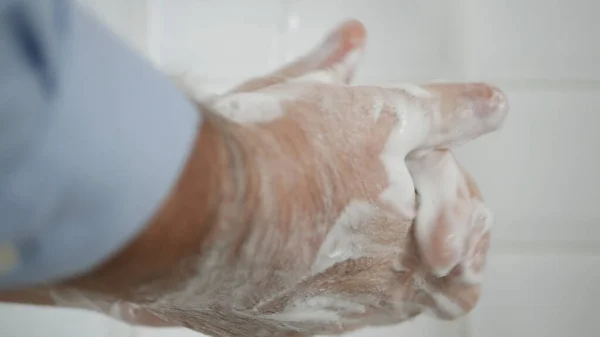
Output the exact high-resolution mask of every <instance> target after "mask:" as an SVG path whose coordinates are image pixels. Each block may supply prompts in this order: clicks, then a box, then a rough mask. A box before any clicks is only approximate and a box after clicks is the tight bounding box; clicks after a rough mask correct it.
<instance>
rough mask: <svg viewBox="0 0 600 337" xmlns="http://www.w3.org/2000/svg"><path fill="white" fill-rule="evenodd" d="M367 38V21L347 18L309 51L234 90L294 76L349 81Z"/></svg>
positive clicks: (254, 89)
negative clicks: (365, 24) (364, 23)
mask: <svg viewBox="0 0 600 337" xmlns="http://www.w3.org/2000/svg"><path fill="white" fill-rule="evenodd" d="M365 41H366V30H365V27H364V26H363V24H362V23H360V22H359V21H356V20H350V21H347V22H345V23H343V24H342V25H340V26H338V27H337V28H336V29H334V30H333V31H332V32H331V33H330V34H329V35H328V36H327V38H326V39H325V40H324V41H323V42H322V43H321V44H320V45H318V46H317V47H316V48H314V49H313V50H312V51H311V52H309V53H308V54H307V55H305V56H303V57H301V58H299V59H298V60H296V61H294V62H292V63H291V64H288V65H286V66H284V67H283V68H281V69H279V70H277V71H275V72H273V73H271V74H269V75H266V76H263V77H259V78H255V79H252V80H250V81H247V82H245V83H243V84H241V85H239V86H238V87H236V88H234V89H233V90H232V91H231V92H230V93H235V92H249V91H256V90H259V89H262V88H265V87H268V86H272V85H275V84H278V83H282V82H285V81H288V80H291V79H299V80H303V81H305V80H313V81H320V82H328V83H329V82H338V83H348V82H350V81H351V80H352V77H353V75H354V72H355V71H356V67H357V65H358V63H359V62H360V59H361V57H362V53H363V49H364V45H365Z"/></svg>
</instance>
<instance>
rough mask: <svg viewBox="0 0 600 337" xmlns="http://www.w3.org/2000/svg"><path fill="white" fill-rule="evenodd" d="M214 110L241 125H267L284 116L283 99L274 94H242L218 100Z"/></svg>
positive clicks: (214, 104)
mask: <svg viewBox="0 0 600 337" xmlns="http://www.w3.org/2000/svg"><path fill="white" fill-rule="evenodd" d="M212 106H213V108H214V109H215V110H216V111H217V112H218V113H219V114H221V115H223V116H225V117H227V118H229V119H231V120H233V121H235V122H238V123H241V124H250V123H267V122H271V121H273V120H275V119H278V118H280V117H282V116H284V114H285V111H284V109H283V106H282V99H281V98H279V97H278V96H277V95H275V94H273V93H269V94H267V93H261V92H241V93H235V94H232V95H228V96H225V97H222V98H219V99H217V100H216V101H215V102H214V103H213V105H212Z"/></svg>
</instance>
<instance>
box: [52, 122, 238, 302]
mask: <svg viewBox="0 0 600 337" xmlns="http://www.w3.org/2000/svg"><path fill="white" fill-rule="evenodd" d="M203 114H204V122H203V123H202V125H201V126H200V127H199V131H198V135H197V138H196V140H195V144H194V148H193V150H192V152H191V153H190V156H189V158H188V160H187V163H186V165H185V167H184V169H183V170H182V172H181V174H180V177H179V179H178V181H177V183H176V184H175V186H174V187H173V189H172V190H171V192H170V194H169V195H168V196H167V197H166V198H165V201H164V202H163V204H162V206H161V207H160V208H159V209H158V210H157V211H156V213H155V214H154V215H153V217H152V218H151V219H150V221H149V222H148V224H147V225H146V228H145V230H144V231H143V232H142V233H141V234H140V235H139V236H138V237H137V238H135V239H134V240H133V241H132V242H131V243H130V244H129V245H128V246H127V247H126V248H125V249H123V250H122V251H120V252H119V253H117V254H116V255H115V256H114V257H113V258H111V259H109V260H108V261H107V262H106V263H104V264H103V265H101V266H100V267H98V268H96V269H95V270H93V271H92V272H90V273H88V274H86V275H83V276H81V277H78V278H76V279H73V280H69V281H67V282H64V283H63V284H61V285H60V286H59V287H68V288H76V289H78V290H83V291H90V292H94V293H98V294H101V295H107V296H110V297H113V298H115V299H119V300H129V301H133V302H135V301H136V300H137V299H136V298H135V295H134V294H135V293H137V290H138V289H139V288H140V287H142V286H146V285H148V284H151V283H152V284H157V283H158V284H161V287H162V286H164V285H165V282H167V283H168V285H170V286H177V285H176V284H174V283H177V281H178V280H179V279H182V280H183V279H185V278H186V276H185V273H186V271H185V269H186V268H185V267H184V265H185V264H186V262H189V261H190V260H191V259H198V258H200V257H201V255H202V254H203V252H204V250H205V247H206V246H208V245H210V243H211V241H212V238H213V237H214V235H215V233H216V231H217V230H218V228H217V226H218V223H219V222H220V218H221V217H222V216H223V213H224V211H225V208H229V211H232V212H233V209H232V208H234V207H237V206H236V205H235V202H236V201H237V203H238V204H239V203H240V202H239V200H243V199H244V198H242V197H239V196H237V195H234V194H235V193H234V192H236V191H238V190H239V188H238V186H239V185H240V184H241V183H242V180H244V179H245V177H244V176H243V173H244V172H245V171H244V170H243V169H240V166H241V165H243V164H241V163H240V162H242V161H243V160H241V159H240V153H241V150H239V149H238V146H237V145H236V144H235V143H236V140H235V137H234V136H233V135H232V133H234V131H235V130H234V129H235V126H234V125H231V124H230V123H228V122H226V121H223V120H221V118H219V117H218V116H216V115H213V114H212V113H211V112H209V111H203ZM240 175H241V176H240Z"/></svg>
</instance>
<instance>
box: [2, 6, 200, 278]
mask: <svg viewBox="0 0 600 337" xmlns="http://www.w3.org/2000/svg"><path fill="white" fill-rule="evenodd" d="M201 121H202V120H201V116H200V115H199V114H198V112H197V111H196V108H195V106H194V105H193V104H192V103H191V102H189V101H188V100H187V99H186V98H185V97H184V95H183V94H182V93H181V92H180V91H179V90H177V89H176V87H175V86H174V85H173V84H172V83H171V82H170V81H169V80H167V79H166V78H165V77H163V76H162V75H161V74H160V73H159V72H158V71H156V70H155V69H154V68H153V67H152V66H151V65H150V64H149V62H147V61H145V60H144V59H143V58H141V57H139V56H137V55H136V54H135V53H133V52H132V51H130V50H129V49H128V48H127V47H125V46H124V45H123V44H122V43H121V42H120V41H119V40H118V39H117V38H116V37H115V36H114V35H112V34H111V33H110V32H109V31H108V30H107V29H105V28H104V27H103V26H102V25H100V24H99V23H97V22H96V21H95V20H94V19H93V18H91V17H89V16H88V15H86V14H85V13H84V12H83V11H82V10H81V9H80V8H79V7H77V6H76V5H74V4H73V3H71V2H70V1H68V0H45V1H39V0H29V1H27V0H25V1H14V0H2V1H0V288H2V289H8V288H13V287H21V286H27V285H34V284H39V283H43V282H50V281H55V280H59V279H62V278H65V277H70V276H74V275H77V274H79V273H82V272H85V271H88V270H90V269H91V268H93V267H94V266H97V265H98V264H100V263H101V262H103V261H105V260H106V259H107V258H109V257H110V256H111V255H112V254H114V253H115V252H117V251H118V250H119V249H120V248H122V247H123V246H124V245H126V244H127V242H128V241H130V240H131V239H132V238H133V237H134V236H135V235H136V234H137V233H139V232H140V231H141V230H142V229H143V226H144V224H145V223H146V222H147V221H148V220H149V218H150V217H151V216H152V215H153V213H154V212H155V211H156V209H157V207H159V206H160V204H161V202H162V201H163V200H164V199H165V198H166V196H167V195H168V193H169V191H170V189H171V188H172V187H173V185H174V184H175V182H176V180H177V178H178V176H179V174H180V171H181V170H182V168H183V166H184V165H185V162H186V159H187V157H188V154H189V152H190V151H191V148H192V146H193V142H194V140H195V137H196V136H197V132H198V127H199V124H200V123H201Z"/></svg>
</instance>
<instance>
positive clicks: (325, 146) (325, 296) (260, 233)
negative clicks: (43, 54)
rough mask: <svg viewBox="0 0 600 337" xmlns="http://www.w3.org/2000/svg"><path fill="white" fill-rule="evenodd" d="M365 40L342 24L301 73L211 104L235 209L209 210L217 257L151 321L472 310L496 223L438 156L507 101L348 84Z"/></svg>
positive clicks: (314, 330) (300, 64) (373, 318)
mask: <svg viewBox="0 0 600 337" xmlns="http://www.w3.org/2000/svg"><path fill="white" fill-rule="evenodd" d="M364 41H365V31H364V28H363V27H362V25H360V24H359V23H357V22H349V23H346V24H345V25H343V26H341V27H340V28H339V29H338V30H336V31H335V32H334V33H332V34H331V36H330V37H329V38H328V39H327V40H326V41H325V42H324V44H323V45H322V46H320V47H319V48H317V49H316V50H315V51H313V52H312V53H310V54H309V55H308V56H306V57H304V58H302V59H301V60H299V61H297V62H295V63H293V64H292V65H289V66H287V67H284V68H283V69H281V70H279V71H277V72H275V73H274V74H271V75H269V76H266V77H262V78H258V79H254V80H252V81H249V82H246V83H244V84H242V85H241V86H239V87H237V88H236V89H234V90H232V91H231V92H230V93H228V94H226V95H223V96H220V97H216V98H213V99H212V101H211V103H210V105H211V107H212V108H213V109H214V110H215V111H216V112H218V113H219V114H220V115H222V116H225V117H226V120H225V121H220V122H219V125H220V128H222V129H224V130H227V134H228V139H230V140H231V139H233V140H232V142H233V143H235V145H234V146H233V148H234V150H233V151H232V152H233V153H234V154H235V155H232V157H234V158H238V159H237V162H238V164H237V165H233V167H234V174H233V175H234V176H236V177H238V178H237V179H238V180H237V183H235V184H233V185H234V186H235V188H232V189H230V190H237V191H238V192H235V193H233V194H232V195H233V197H229V198H225V199H226V200H238V201H241V203H239V204H238V203H233V206H229V207H231V208H229V207H227V206H225V208H222V209H221V210H220V211H219V212H220V214H221V218H220V219H219V220H217V221H216V227H215V229H214V232H213V239H212V245H211V247H210V248H208V249H207V253H205V254H208V255H210V256H212V258H213V259H214V260H204V262H202V263H199V265H200V266H201V267H200V268H199V269H198V270H197V271H196V272H195V274H192V275H190V276H189V278H188V281H187V283H186V285H187V287H188V288H186V290H183V291H181V292H179V293H177V292H176V293H172V294H171V297H170V299H169V306H172V307H173V309H171V310H168V309H167V310H166V311H165V309H164V308H161V307H160V305H159V306H156V307H155V308H156V309H157V310H159V311H162V312H163V313H164V314H165V315H166V316H168V317H169V318H170V319H174V320H176V321H178V322H182V323H183V324H186V325H188V326H190V327H192V328H195V329H197V330H200V331H203V332H206V333H209V334H216V335H270V334H275V333H279V332H281V333H285V332H296V333H300V334H304V335H311V334H324V333H340V332H344V331H348V330H351V329H355V328H358V327H362V326H366V325H374V324H392V323H397V322H400V321H403V320H406V319H409V318H411V317H413V316H415V315H417V314H419V313H421V312H422V311H424V310H429V311H431V312H433V313H434V314H436V315H437V316H439V317H441V318H454V317H458V316H460V315H462V314H464V313H466V312H468V311H469V310H470V309H471V308H472V307H473V306H474V305H475V303H476V301H477V299H478V296H479V284H480V282H481V274H482V271H483V266H484V264H485V255H486V253H487V248H488V245H489V225H490V221H491V218H490V215H489V212H488V210H487V208H486V207H485V206H484V204H483V201H482V198H481V195H480V193H479V190H478V189H477V186H476V184H475V183H474V181H473V180H472V179H471V177H470V176H469V175H468V174H467V173H466V172H465V171H464V170H463V169H462V168H460V167H459V166H458V164H457V163H456V161H455V160H454V157H453V156H452V154H451V153H450V152H449V151H448V147H449V146H451V145H454V144H457V143H462V142H465V141H468V140H471V139H473V138H476V137H477V136H479V135H482V134H484V133H487V132H490V131H493V130H495V129H496V128H498V127H499V126H500V124H501V123H502V121H503V120H504V117H505V115H506V110H507V104H506V100H505V98H504V95H503V94H502V93H501V92H500V91H499V90H498V89H495V88H492V87H490V86H488V85H484V84H430V85H424V86H415V85H406V86H397V87H393V88H381V87H373V86H348V85H347V84H348V82H349V81H350V80H351V78H352V75H353V73H354V71H355V69H356V66H357V64H358V60H359V58H360V55H361V54H362V49H363V46H364ZM240 163H242V164H240ZM236 168H237V170H236ZM415 189H416V192H417V194H418V197H417V195H416V194H415ZM224 190H227V189H224ZM234 214H235V215H236V216H233V215H234ZM232 216H233V218H232ZM240 224H242V225H240ZM209 261H210V262H209ZM208 275H210V276H211V277H208ZM209 280H210V281H209ZM194 282H197V283H194ZM192 294H193V295H192ZM151 307H152V305H151ZM198 308H201V309H198ZM192 313H193V314H192Z"/></svg>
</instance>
